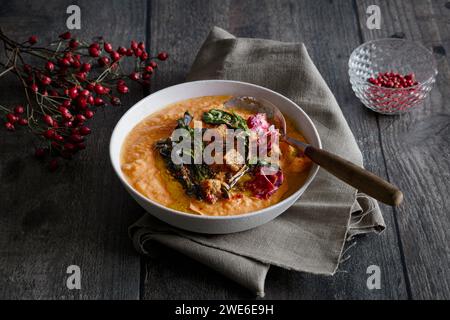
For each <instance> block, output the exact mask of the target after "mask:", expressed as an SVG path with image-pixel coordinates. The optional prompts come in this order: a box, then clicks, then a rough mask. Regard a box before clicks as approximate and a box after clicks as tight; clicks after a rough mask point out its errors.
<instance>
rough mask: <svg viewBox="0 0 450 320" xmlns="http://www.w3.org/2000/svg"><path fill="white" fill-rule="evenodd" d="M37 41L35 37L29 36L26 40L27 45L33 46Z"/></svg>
mask: <svg viewBox="0 0 450 320" xmlns="http://www.w3.org/2000/svg"><path fill="white" fill-rule="evenodd" d="M37 41H38V38H37V37H36V36H31V37H29V38H28V43H29V44H31V45H33V44H35V43H36V42H37Z"/></svg>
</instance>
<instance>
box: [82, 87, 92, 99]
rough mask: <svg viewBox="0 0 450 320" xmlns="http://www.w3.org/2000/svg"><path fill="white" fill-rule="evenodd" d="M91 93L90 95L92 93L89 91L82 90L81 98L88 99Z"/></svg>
mask: <svg viewBox="0 0 450 320" xmlns="http://www.w3.org/2000/svg"><path fill="white" fill-rule="evenodd" d="M90 94H91V93H90V91H89V90H86V89H85V90H82V91H81V92H80V96H83V97H88V96H89V95H90Z"/></svg>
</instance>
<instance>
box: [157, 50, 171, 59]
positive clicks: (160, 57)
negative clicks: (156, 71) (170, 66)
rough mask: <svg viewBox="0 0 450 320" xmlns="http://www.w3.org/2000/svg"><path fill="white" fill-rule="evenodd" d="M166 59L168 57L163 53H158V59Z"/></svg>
mask: <svg viewBox="0 0 450 320" xmlns="http://www.w3.org/2000/svg"><path fill="white" fill-rule="evenodd" d="M168 57H169V55H168V53H167V52H165V51H163V52H160V53H158V59H159V60H161V61H164V60H167V58H168Z"/></svg>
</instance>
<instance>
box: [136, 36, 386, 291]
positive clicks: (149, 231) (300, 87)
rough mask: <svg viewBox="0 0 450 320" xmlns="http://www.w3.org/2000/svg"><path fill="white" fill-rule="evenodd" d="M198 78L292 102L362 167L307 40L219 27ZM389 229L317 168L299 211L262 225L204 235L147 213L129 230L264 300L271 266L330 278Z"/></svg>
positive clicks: (146, 250) (367, 201)
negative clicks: (349, 245)
mask: <svg viewBox="0 0 450 320" xmlns="http://www.w3.org/2000/svg"><path fill="white" fill-rule="evenodd" d="M201 79H228V80H240V81H245V82H251V83H255V84H258V85H261V86H264V87H267V88H270V89H272V90H275V91H277V92H279V93H281V94H283V95H285V96H287V97H289V98H291V99H292V100H293V101H295V102H296V103H297V104H298V105H299V106H301V107H302V108H303V110H305V111H306V113H307V114H308V115H309V116H310V117H311V119H312V120H313V122H314V124H315V125H316V127H317V129H318V131H319V134H320V137H321V139H322V142H323V147H324V149H326V150H329V151H331V152H334V153H337V154H340V155H341V156H343V157H345V158H347V159H348V160H350V161H353V162H355V163H357V164H359V165H362V155H361V152H360V150H359V149H358V146H357V144H356V141H355V138H354V137H353V135H352V132H351V130H350V128H349V127H348V125H347V122H346V121H345V119H344V117H343V115H342V112H341V110H340V108H339V105H338V104H337V102H336V100H335V98H334V96H333V94H332V93H331V91H330V89H329V88H328V86H327V84H326V83H325V81H324V80H323V79H322V77H321V75H320V73H319V72H318V70H317V69H316V67H315V66H314V64H313V62H312V61H311V59H310V57H309V55H308V52H307V51H306V48H305V46H304V45H303V44H302V43H285V42H277V41H272V40H262V39H245V38H236V37H234V36H233V35H231V34H229V33H228V32H226V31H224V30H222V29H220V28H217V27H215V28H214V29H213V30H212V31H211V33H210V34H209V36H208V38H207V40H206V41H205V43H204V44H203V46H202V48H201V50H200V52H199V54H198V55H197V58H196V60H195V62H194V64H193V66H192V69H191V72H190V74H189V76H188V80H201ZM384 228H385V224H384V220H383V217H382V215H381V212H380V209H379V207H378V204H377V202H376V201H375V200H373V199H372V198H369V197H367V196H365V195H363V194H357V191H356V190H355V189H353V188H352V187H350V186H348V185H346V184H345V183H343V182H341V181H339V180H338V179H336V178H335V177H333V176H332V175H330V174H328V173H327V172H326V171H324V170H322V169H320V170H319V173H318V175H317V176H316V178H315V180H314V181H313V183H312V184H311V185H310V186H309V188H308V190H307V191H306V192H305V193H304V194H303V195H302V197H301V198H300V199H299V200H298V201H297V203H296V204H295V205H294V206H292V207H291V208H290V209H289V210H288V211H286V212H285V213H284V214H282V215H281V216H279V217H278V218H276V219H275V220H273V221H271V222H269V223H267V224H265V225H263V226H261V227H259V228H255V229H252V230H249V231H245V232H240V233H235V234H228V235H200V234H195V233H191V232H187V231H183V230H179V229H176V228H173V227H171V226H169V225H167V224H165V223H163V222H161V221H159V220H157V219H155V218H153V217H152V216H151V215H150V214H146V215H144V216H143V217H142V218H141V219H140V220H139V221H137V222H136V223H135V224H134V225H132V226H131V227H130V236H131V238H132V239H133V243H134V245H135V247H136V249H137V250H138V251H139V252H141V253H143V254H152V247H154V246H151V244H152V242H157V243H160V244H162V245H164V246H167V247H169V248H171V249H174V250H177V251H179V252H182V253H183V254H185V255H187V256H189V257H191V258H193V259H195V260H197V261H199V262H201V263H203V264H205V265H208V266H210V267H211V268H213V269H215V270H217V271H218V272H220V273H222V274H224V275H225V276H227V277H229V278H230V279H232V280H234V281H236V282H238V283H240V284H241V285H243V286H245V287H247V288H249V289H250V290H252V291H254V292H255V293H256V294H257V295H258V296H264V282H265V278H266V274H267V271H268V269H269V266H270V265H275V266H278V267H281V268H285V269H290V270H295V271H302V272H309V273H314V274H323V275H333V274H334V273H335V272H336V270H337V268H338V266H339V262H340V260H341V258H342V255H343V251H344V246H345V243H346V241H347V240H349V239H351V238H352V237H353V236H355V235H358V234H362V233H370V232H376V233H380V232H381V231H383V230H384Z"/></svg>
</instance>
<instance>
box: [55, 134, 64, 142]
mask: <svg viewBox="0 0 450 320" xmlns="http://www.w3.org/2000/svg"><path fill="white" fill-rule="evenodd" d="M53 139H55V140H56V141H58V142H64V137H63V136H62V135H59V134H55V136H54V137H53Z"/></svg>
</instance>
